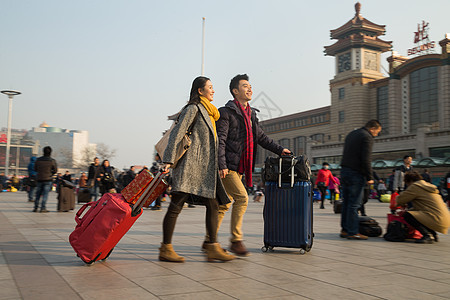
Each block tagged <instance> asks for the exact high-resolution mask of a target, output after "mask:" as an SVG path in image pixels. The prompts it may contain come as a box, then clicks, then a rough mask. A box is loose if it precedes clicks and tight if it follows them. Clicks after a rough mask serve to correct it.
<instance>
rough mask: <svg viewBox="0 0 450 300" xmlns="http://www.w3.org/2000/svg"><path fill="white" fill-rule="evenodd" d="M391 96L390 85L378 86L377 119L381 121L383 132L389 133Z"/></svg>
mask: <svg viewBox="0 0 450 300" xmlns="http://www.w3.org/2000/svg"><path fill="white" fill-rule="evenodd" d="M388 100H389V98H388V86H387V85H386V86H382V87H379V88H377V119H378V121H380V123H381V126H382V127H383V131H382V133H381V134H389V101H388Z"/></svg>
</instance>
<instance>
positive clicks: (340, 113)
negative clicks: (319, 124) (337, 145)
mask: <svg viewBox="0 0 450 300" xmlns="http://www.w3.org/2000/svg"><path fill="white" fill-rule="evenodd" d="M344 121H345V112H344V111H343V110H341V111H340V112H339V123H344Z"/></svg>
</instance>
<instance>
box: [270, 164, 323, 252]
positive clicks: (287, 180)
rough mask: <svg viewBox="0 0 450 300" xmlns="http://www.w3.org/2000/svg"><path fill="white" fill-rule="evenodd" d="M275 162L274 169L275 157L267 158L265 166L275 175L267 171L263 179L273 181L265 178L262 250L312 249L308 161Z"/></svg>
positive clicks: (311, 214) (310, 189)
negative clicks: (275, 174) (276, 173)
mask: <svg viewBox="0 0 450 300" xmlns="http://www.w3.org/2000/svg"><path fill="white" fill-rule="evenodd" d="M267 162H270V163H269V164H267ZM277 163H278V167H276V168H275V167H274V166H275V164H276V163H275V162H274V159H273V158H271V159H266V166H269V167H270V168H271V169H272V171H273V170H274V169H276V170H277V172H278V175H277V176H276V177H273V176H272V175H273V174H272V175H270V176H267V175H268V173H266V179H267V178H269V179H272V180H269V181H266V190H265V191H266V192H265V201H264V212H263V216H264V246H263V247H262V248H261V250H262V251H264V252H266V251H268V250H269V251H273V248H274V247H287V248H301V250H300V253H302V254H304V253H305V252H308V251H310V250H311V247H312V244H313V236H314V234H313V229H312V223H313V212H312V186H311V182H309V179H310V175H311V171H310V168H309V163H308V161H307V160H304V159H303V158H301V159H299V157H294V156H291V157H280V158H278V162H277ZM295 166H297V168H296V167H295ZM299 170H301V171H299ZM269 174H270V172H269Z"/></svg>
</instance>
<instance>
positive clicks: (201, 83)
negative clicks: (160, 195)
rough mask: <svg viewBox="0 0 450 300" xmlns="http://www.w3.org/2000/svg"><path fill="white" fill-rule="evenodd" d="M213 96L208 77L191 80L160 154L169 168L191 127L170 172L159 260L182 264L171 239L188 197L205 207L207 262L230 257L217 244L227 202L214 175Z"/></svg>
mask: <svg viewBox="0 0 450 300" xmlns="http://www.w3.org/2000/svg"><path fill="white" fill-rule="evenodd" d="M213 95H214V89H213V86H212V83H211V81H210V80H209V78H207V77H203V76H200V77H197V78H196V79H195V80H194V82H193V83H192V88H191V92H190V96H189V102H188V105H186V106H185V107H184V108H183V109H182V110H181V112H180V115H179V118H178V121H177V123H175V126H174V127H173V130H172V132H171V134H170V136H169V141H168V145H167V148H166V150H165V152H164V154H163V162H164V163H165V166H164V169H167V168H168V167H169V166H170V165H173V163H174V160H175V157H176V155H177V145H178V144H179V143H180V142H181V140H182V139H183V137H184V135H185V133H186V131H187V129H188V128H189V127H191V125H192V131H191V132H192V134H191V136H190V139H191V146H190V147H189V149H188V150H187V152H186V153H185V154H184V156H183V157H182V158H181V159H180V160H179V161H178V162H177V164H176V167H175V168H174V169H173V170H172V201H171V202H170V205H169V208H168V209H167V213H166V215H165V217H164V221H163V242H162V243H161V248H159V260H163V261H171V262H184V258H183V257H181V256H179V255H178V254H177V253H176V252H175V251H174V250H173V246H172V236H173V232H174V229H175V224H176V221H177V218H178V215H179V214H180V212H181V210H182V209H183V206H184V203H185V202H186V201H187V200H188V198H189V197H191V195H194V196H195V197H196V198H197V201H201V202H202V203H203V204H204V205H205V206H206V218H205V223H206V228H207V231H208V232H209V234H210V239H209V241H208V243H207V245H206V253H207V259H208V261H211V260H221V261H228V260H231V259H233V258H234V256H233V255H229V254H228V253H226V252H225V251H223V249H222V248H221V247H220V245H219V243H217V227H218V226H217V223H218V208H219V204H227V203H228V202H230V200H229V199H228V197H227V194H226V192H225V189H224V187H223V185H222V181H221V180H220V177H219V172H218V171H219V170H218V162H217V153H218V139H217V133H216V121H217V119H218V118H219V111H218V110H217V108H216V107H215V106H214V105H213V104H212V103H211V102H212V101H213Z"/></svg>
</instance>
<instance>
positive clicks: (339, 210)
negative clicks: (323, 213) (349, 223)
mask: <svg viewBox="0 0 450 300" xmlns="http://www.w3.org/2000/svg"><path fill="white" fill-rule="evenodd" d="M333 211H334V213H335V214H340V213H342V200H335V201H334V203H333Z"/></svg>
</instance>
